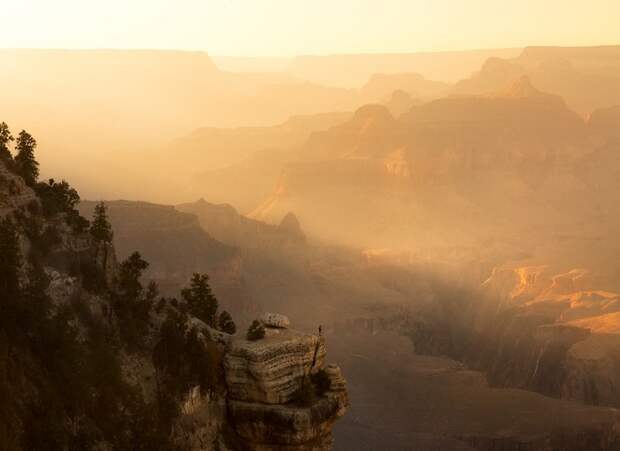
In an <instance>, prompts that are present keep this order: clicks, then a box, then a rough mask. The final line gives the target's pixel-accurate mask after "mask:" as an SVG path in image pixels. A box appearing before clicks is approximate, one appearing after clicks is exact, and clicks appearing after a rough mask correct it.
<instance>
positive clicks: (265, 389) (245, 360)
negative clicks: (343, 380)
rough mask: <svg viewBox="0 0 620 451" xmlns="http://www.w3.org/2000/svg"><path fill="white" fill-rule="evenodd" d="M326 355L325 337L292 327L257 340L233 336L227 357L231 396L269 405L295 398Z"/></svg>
mask: <svg viewBox="0 0 620 451" xmlns="http://www.w3.org/2000/svg"><path fill="white" fill-rule="evenodd" d="M325 354H326V350H325V340H324V338H323V337H319V336H316V335H309V334H303V333H301V332H297V331H292V330H288V329H283V330H281V333H280V334H278V335H274V336H270V337H269V336H268V337H265V338H264V339H262V340H258V341H254V342H251V341H247V340H244V339H240V338H238V339H233V340H232V341H231V343H230V345H229V349H228V351H227V353H226V356H225V358H224V367H225V369H226V383H227V385H228V392H229V394H228V395H229V397H230V398H232V399H236V400H240V401H249V402H261V403H266V404H284V403H287V402H289V401H292V400H293V399H294V398H295V396H296V395H297V393H298V392H299V390H300V389H301V385H302V381H303V379H304V376H306V375H308V374H310V373H311V372H315V371H317V370H318V369H319V368H321V367H322V366H323V361H324V359H325Z"/></svg>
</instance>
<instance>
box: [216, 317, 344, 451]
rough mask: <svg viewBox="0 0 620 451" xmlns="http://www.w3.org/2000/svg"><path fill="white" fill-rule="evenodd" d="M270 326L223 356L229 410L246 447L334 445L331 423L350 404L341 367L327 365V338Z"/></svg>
mask: <svg viewBox="0 0 620 451" xmlns="http://www.w3.org/2000/svg"><path fill="white" fill-rule="evenodd" d="M271 324H273V323H267V324H265V326H266V327H265V328H266V336H265V338H263V339H261V340H258V341H254V342H251V341H247V340H243V339H240V338H236V339H233V340H232V341H231V342H230V345H229V347H228V349H227V352H226V355H225V357H224V368H225V374H226V383H227V388H228V393H227V399H228V412H229V416H230V420H231V424H232V428H233V430H234V432H235V434H236V435H237V436H238V438H239V440H240V443H241V444H242V449H248V450H291V451H292V450H304V451H320V450H328V449H331V444H332V441H333V439H332V432H331V431H332V426H333V424H334V422H335V421H336V419H338V418H339V417H341V416H342V415H344V412H345V410H346V407H347V405H348V397H347V391H346V382H345V381H344V379H343V377H342V374H341V372H340V369H339V368H338V367H337V366H335V365H328V366H326V365H325V355H326V349H325V340H324V338H323V337H321V336H317V335H309V334H304V333H301V332H297V331H294V330H291V329H287V328H280V327H273V326H272V325H271ZM321 377H322V378H324V381H323V382H322V383H317V381H318V380H320V378H321ZM321 384H325V385H322V386H321ZM309 391H310V393H309Z"/></svg>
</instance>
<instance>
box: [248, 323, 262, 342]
mask: <svg viewBox="0 0 620 451" xmlns="http://www.w3.org/2000/svg"><path fill="white" fill-rule="evenodd" d="M264 337H265V327H264V326H263V325H262V324H261V322H260V321H258V320H257V319H255V320H254V321H253V322H252V324H250V327H249V328H248V333H247V339H248V340H250V341H256V340H260V339H261V338H264Z"/></svg>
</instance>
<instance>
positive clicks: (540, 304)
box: [400, 266, 620, 407]
mask: <svg viewBox="0 0 620 451" xmlns="http://www.w3.org/2000/svg"><path fill="white" fill-rule="evenodd" d="M604 283H605V279H601V278H597V277H596V274H590V273H589V272H588V271H585V270H571V271H569V272H566V273H561V274H554V273H553V272H552V271H551V270H550V269H549V268H548V267H544V266H543V267H521V268H519V267H517V268H502V269H496V270H495V271H494V272H493V274H492V275H491V277H490V278H489V279H488V280H486V281H485V282H484V283H483V284H482V287H481V289H480V290H476V291H474V292H471V293H470V294H469V295H468V296H463V297H462V298H461V299H459V300H454V301H452V302H439V303H438V305H434V306H432V307H431V308H430V309H429V310H428V311H426V312H424V313H421V314H420V315H419V316H417V317H416V318H415V319H414V320H412V321H410V322H409V323H408V324H405V325H403V324H402V323H401V329H400V330H404V331H407V333H408V334H409V335H410V336H411V337H412V339H413V341H414V343H415V345H416V350H417V351H418V352H420V353H430V354H437V353H441V354H447V355H451V356H454V357H455V358H457V359H459V360H461V361H463V362H465V363H466V364H467V365H468V366H470V367H471V368H475V369H478V370H480V371H483V372H485V374H486V376H487V379H488V381H489V383H490V384H492V385H494V386H501V387H518V388H524V389H528V390H534V391H537V392H540V393H544V394H546V395H549V396H553V397H557V398H563V399H570V400H575V401H579V402H582V403H585V404H594V405H605V406H614V407H618V406H620V398H618V396H617V393H618V388H619V387H620V377H619V375H620V372H619V368H620V359H619V356H620V354H619V353H618V350H619V345H620V335H619V334H618V330H619V328H618V318H619V317H618V310H619V309H620V303H619V302H620V296H619V295H618V294H617V293H613V292H609V291H603V290H597V289H596V286H597V285H599V286H600V284H604Z"/></svg>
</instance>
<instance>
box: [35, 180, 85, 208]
mask: <svg viewBox="0 0 620 451" xmlns="http://www.w3.org/2000/svg"><path fill="white" fill-rule="evenodd" d="M35 190H36V192H37V195H38V196H39V198H40V199H41V203H42V206H43V214H45V216H48V217H50V216H54V215H55V214H58V213H74V212H76V211H75V207H76V205H77V204H78V202H79V201H80V195H79V194H78V192H77V191H76V190H75V189H74V188H71V186H70V185H69V184H68V183H67V182H66V181H65V180H63V181H61V182H56V181H55V180H54V179H49V180H48V181H47V183H46V182H41V183H37V186H36V189H35Z"/></svg>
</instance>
